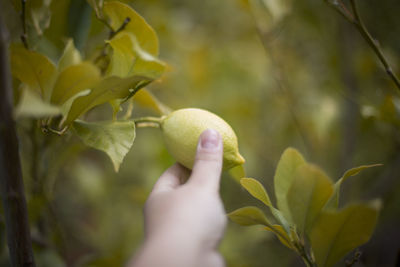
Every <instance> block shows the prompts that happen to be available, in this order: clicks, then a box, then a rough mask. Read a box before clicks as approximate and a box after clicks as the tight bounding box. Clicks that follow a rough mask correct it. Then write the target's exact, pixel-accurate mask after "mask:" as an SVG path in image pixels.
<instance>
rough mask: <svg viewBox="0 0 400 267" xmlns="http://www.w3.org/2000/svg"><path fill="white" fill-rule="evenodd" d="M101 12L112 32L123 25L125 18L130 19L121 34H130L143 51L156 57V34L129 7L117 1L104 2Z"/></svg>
mask: <svg viewBox="0 0 400 267" xmlns="http://www.w3.org/2000/svg"><path fill="white" fill-rule="evenodd" d="M103 12H104V15H106V17H108V18H109V19H110V25H111V27H112V28H113V30H114V31H116V30H117V29H118V28H119V27H121V25H123V24H124V20H125V19H126V18H130V22H129V23H128V24H127V25H126V27H125V29H124V30H123V31H122V32H129V33H132V34H133V35H134V36H135V37H136V39H137V41H138V42H139V45H140V47H141V48H142V49H143V50H145V51H147V52H148V53H150V54H152V55H153V56H157V55H158V38H157V34H156V32H155V31H154V30H153V28H151V27H150V25H149V24H147V22H146V21H145V20H144V18H143V17H142V16H140V15H139V14H138V13H137V12H136V11H135V10H133V9H132V8H131V7H130V6H128V5H126V4H123V3H120V2H117V1H110V2H105V3H104V8H103Z"/></svg>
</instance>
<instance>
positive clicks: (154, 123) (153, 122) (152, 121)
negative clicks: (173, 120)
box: [133, 117, 164, 128]
mask: <svg viewBox="0 0 400 267" xmlns="http://www.w3.org/2000/svg"><path fill="white" fill-rule="evenodd" d="M163 118H164V117H141V118H137V119H134V120H133V121H134V122H135V125H136V127H138V128H145V127H152V128H160V125H161V122H162V120H163Z"/></svg>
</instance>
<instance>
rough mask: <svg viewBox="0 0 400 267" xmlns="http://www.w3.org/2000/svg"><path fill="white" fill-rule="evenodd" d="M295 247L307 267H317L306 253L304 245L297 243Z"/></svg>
mask: <svg viewBox="0 0 400 267" xmlns="http://www.w3.org/2000/svg"><path fill="white" fill-rule="evenodd" d="M294 245H295V247H296V249H297V252H298V253H299V255H300V256H301V258H302V259H303V261H304V263H305V264H306V266H307V267H316V266H317V264H316V263H315V262H314V261H313V260H312V259H311V257H310V256H309V255H308V253H307V252H306V250H305V248H304V245H303V244H300V243H297V242H296V243H295V244H294Z"/></svg>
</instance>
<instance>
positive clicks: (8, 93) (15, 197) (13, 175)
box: [0, 2, 35, 266]
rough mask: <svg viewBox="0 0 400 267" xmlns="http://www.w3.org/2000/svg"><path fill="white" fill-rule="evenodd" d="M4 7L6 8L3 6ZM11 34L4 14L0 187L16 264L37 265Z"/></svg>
mask: <svg viewBox="0 0 400 267" xmlns="http://www.w3.org/2000/svg"><path fill="white" fill-rule="evenodd" d="M1 3H2V2H0V10H4V9H2V7H1ZM11 82H12V79H11V71H10V66H9V59H8V33H7V30H6V28H5V25H4V23H3V19H2V16H0V190H1V195H2V204H3V208H4V216H5V222H6V231H7V243H8V248H9V252H10V260H11V265H12V266H35V262H34V257H33V252H32V241H31V233H30V227H29V220H28V209H27V205H26V199H25V192H24V183H23V180H22V170H21V163H20V157H19V148H18V146H19V145H18V137H17V132H16V125H15V121H14V119H13V104H12V99H13V97H12V94H13V90H12V84H11Z"/></svg>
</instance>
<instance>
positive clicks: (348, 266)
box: [345, 250, 362, 267]
mask: <svg viewBox="0 0 400 267" xmlns="http://www.w3.org/2000/svg"><path fill="white" fill-rule="evenodd" d="M361 254H362V253H361V251H359V250H356V252H355V253H354V255H353V258H352V259H350V260H347V261H346V262H345V264H346V265H345V266H346V267H351V266H353V265H354V264H356V263H357V262H358V261H359V260H360V257H361Z"/></svg>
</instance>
